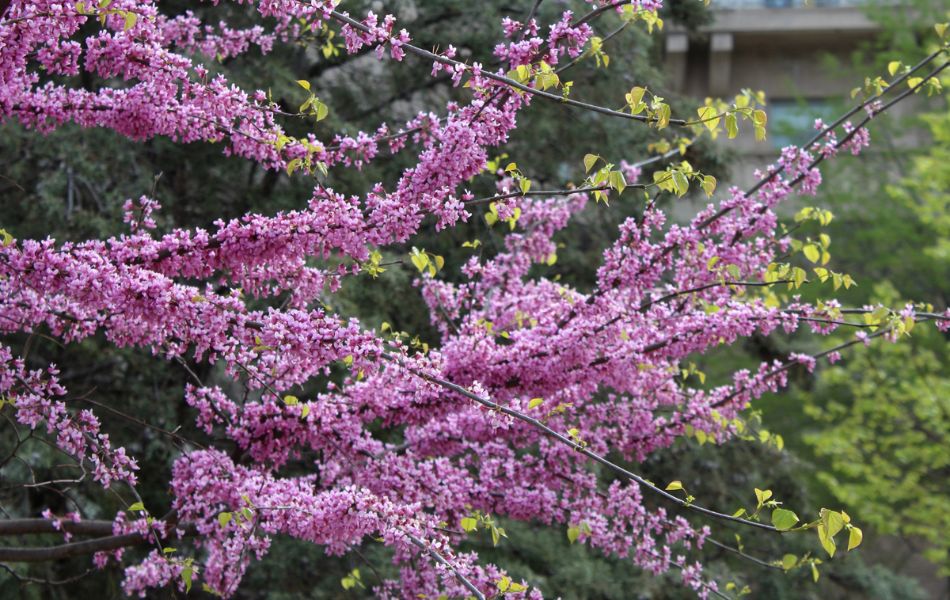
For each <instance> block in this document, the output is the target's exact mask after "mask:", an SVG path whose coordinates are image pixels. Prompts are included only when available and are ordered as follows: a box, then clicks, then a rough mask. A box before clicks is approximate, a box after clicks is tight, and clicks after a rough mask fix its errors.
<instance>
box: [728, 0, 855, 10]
mask: <svg viewBox="0 0 950 600" xmlns="http://www.w3.org/2000/svg"><path fill="white" fill-rule="evenodd" d="M865 4H867V2H866V1H865V0H712V8H713V9H717V8H724V9H736V8H842V7H848V6H863V5H865Z"/></svg>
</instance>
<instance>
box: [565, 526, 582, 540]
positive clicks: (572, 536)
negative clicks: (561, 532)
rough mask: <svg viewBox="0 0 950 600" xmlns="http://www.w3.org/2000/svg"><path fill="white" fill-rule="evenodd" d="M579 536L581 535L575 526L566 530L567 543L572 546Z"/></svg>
mask: <svg viewBox="0 0 950 600" xmlns="http://www.w3.org/2000/svg"><path fill="white" fill-rule="evenodd" d="M580 535H581V530H580V528H579V527H577V526H575V525H571V526H570V527H568V528H567V541H569V542H570V543H572V544H573V543H574V542H576V541H577V538H578V537H580Z"/></svg>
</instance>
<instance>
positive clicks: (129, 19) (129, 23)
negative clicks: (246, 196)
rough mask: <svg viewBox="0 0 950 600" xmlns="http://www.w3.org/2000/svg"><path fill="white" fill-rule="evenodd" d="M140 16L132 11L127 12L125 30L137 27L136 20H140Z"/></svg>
mask: <svg viewBox="0 0 950 600" xmlns="http://www.w3.org/2000/svg"><path fill="white" fill-rule="evenodd" d="M138 18H139V16H138V15H137V14H135V13H134V12H132V11H126V12H125V25H123V31H128V30H129V29H132V28H133V27H135V22H136V21H137V20H138Z"/></svg>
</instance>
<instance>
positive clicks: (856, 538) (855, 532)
mask: <svg viewBox="0 0 950 600" xmlns="http://www.w3.org/2000/svg"><path fill="white" fill-rule="evenodd" d="M863 539H864V533H862V532H861V529H859V528H858V527H855V526H853V525H852V526H851V531H849V532H848V550H849V551H850V550H854V549H855V548H857V547H858V546H860V545H861V540H863Z"/></svg>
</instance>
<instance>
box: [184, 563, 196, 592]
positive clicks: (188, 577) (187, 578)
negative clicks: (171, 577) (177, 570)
mask: <svg viewBox="0 0 950 600" xmlns="http://www.w3.org/2000/svg"><path fill="white" fill-rule="evenodd" d="M194 574H195V569H194V567H192V566H191V565H188V566H187V567H185V568H184V569H182V571H181V580H182V581H184V582H185V593H188V592H190V591H191V583H192V577H193V576H194Z"/></svg>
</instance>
